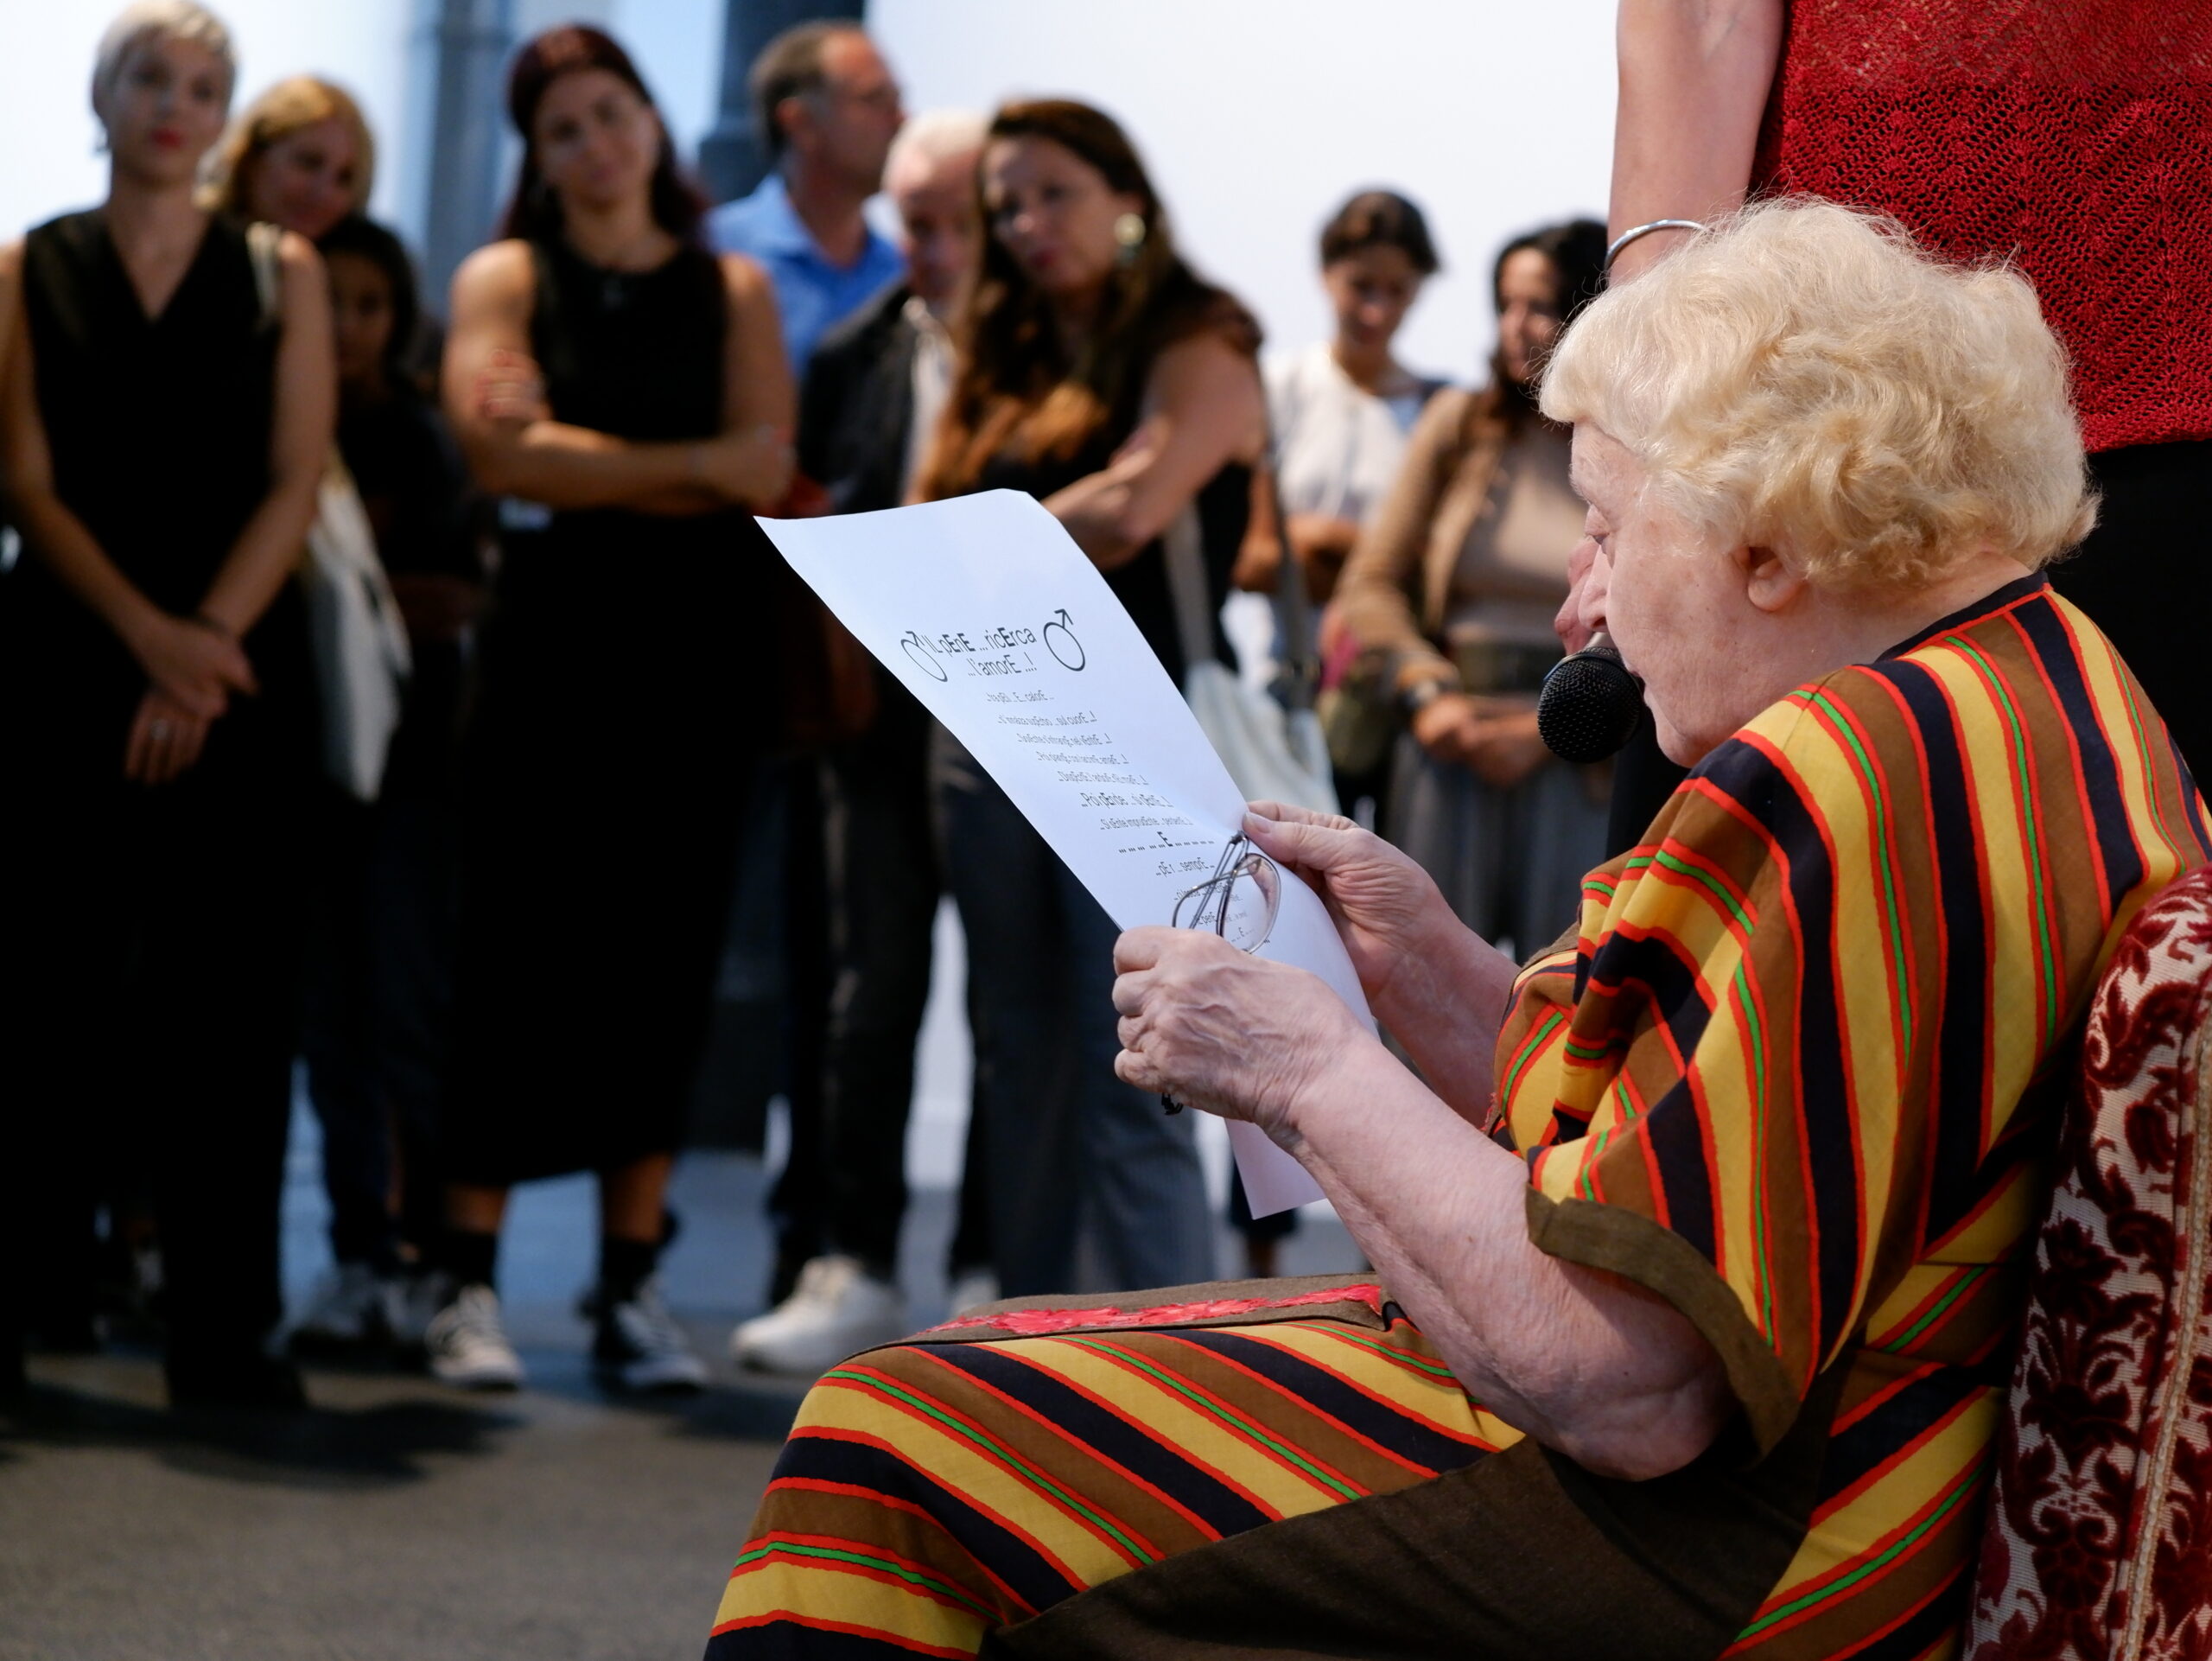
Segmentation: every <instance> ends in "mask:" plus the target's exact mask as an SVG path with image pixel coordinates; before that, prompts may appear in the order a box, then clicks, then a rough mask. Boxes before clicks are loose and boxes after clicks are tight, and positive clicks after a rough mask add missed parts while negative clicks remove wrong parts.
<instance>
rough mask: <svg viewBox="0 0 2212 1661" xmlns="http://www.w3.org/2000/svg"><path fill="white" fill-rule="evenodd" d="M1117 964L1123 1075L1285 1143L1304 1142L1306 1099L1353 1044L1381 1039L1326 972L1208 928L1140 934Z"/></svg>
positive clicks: (1129, 939) (1126, 941)
mask: <svg viewBox="0 0 2212 1661" xmlns="http://www.w3.org/2000/svg"><path fill="white" fill-rule="evenodd" d="M1114 967H1115V968H1116V970H1117V971H1120V972H1119V978H1117V979H1116V981H1115V983H1114V1008H1115V1009H1116V1012H1117V1013H1118V1014H1119V1015H1121V1018H1122V1019H1121V1026H1120V1029H1119V1030H1120V1034H1121V1040H1122V1053H1121V1054H1120V1055H1118V1056H1116V1058H1115V1060H1114V1071H1115V1072H1116V1074H1118V1075H1119V1076H1120V1077H1121V1079H1122V1081H1123V1082H1124V1083H1127V1084H1131V1085H1136V1086H1137V1087H1138V1088H1139V1089H1141V1090H1148V1091H1155V1092H1157V1093H1159V1094H1160V1095H1163V1096H1167V1097H1172V1098H1173V1099H1174V1100H1176V1101H1178V1102H1181V1103H1184V1104H1186V1105H1188V1106H1191V1107H1196V1108H1203V1109H1204V1110H1205V1111H1207V1112H1209V1113H1217V1114H1219V1115H1221V1116H1222V1117H1224V1118H1230V1119H1249V1120H1250V1121H1251V1122H1252V1123H1255V1124H1256V1125H1258V1126H1259V1127H1260V1128H1261V1129H1262V1130H1265V1131H1266V1132H1267V1133H1268V1135H1269V1136H1273V1137H1274V1138H1275V1139H1276V1140H1277V1141H1279V1142H1291V1141H1294V1139H1295V1136H1296V1134H1297V1133H1296V1125H1297V1114H1298V1108H1299V1105H1300V1103H1301V1101H1303V1100H1305V1099H1307V1098H1308V1097H1309V1093H1310V1092H1311V1091H1313V1088H1314V1087H1315V1086H1316V1085H1318V1084H1319V1083H1320V1081H1321V1080H1322V1079H1323V1078H1324V1077H1325V1075H1326V1074H1327V1073H1328V1072H1329V1070H1330V1069H1331V1068H1332V1066H1335V1065H1336V1064H1337V1063H1338V1061H1340V1060H1342V1059H1343V1058H1344V1054H1345V1053H1346V1051H1347V1050H1348V1049H1349V1048H1351V1047H1356V1046H1357V1045H1360V1044H1363V1043H1370V1044H1371V1043H1373V1042H1374V1038H1373V1036H1372V1035H1371V1034H1370V1033H1369V1032H1368V1030H1367V1028H1366V1027H1365V1026H1364V1025H1363V1024H1362V1022H1361V1021H1360V1020H1359V1018H1358V1017H1357V1015H1353V1014H1352V1012H1351V1009H1349V1008H1348V1007H1347V1006H1346V1005H1345V1003H1344V1000H1343V999H1342V998H1340V997H1338V996H1337V995H1336V994H1335V993H1334V992H1332V991H1331V990H1329V989H1328V987H1327V986H1326V985H1325V984H1324V983H1322V981H1321V980H1320V979H1319V977H1317V976H1314V975H1312V974H1309V973H1307V972H1306V971H1305V970H1302V969H1294V968H1292V967H1291V966H1290V965H1288V964H1279V963H1270V962H1268V960H1267V959H1265V958H1255V957H1253V956H1251V955H1249V953H1247V952H1243V951H1238V950H1237V949H1236V947H1235V946H1233V945H1230V944H1229V943H1228V942H1227V941H1226V940H1224V939H1222V938H1221V937H1220V936H1219V935H1217V934H1211V933H1209V932H1205V930H1202V929H1186V928H1137V929H1131V930H1130V931H1129V932H1128V933H1126V934H1124V935H1122V938H1121V939H1119V940H1117V941H1116V942H1115V945H1114Z"/></svg>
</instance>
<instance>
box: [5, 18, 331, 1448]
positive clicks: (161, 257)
mask: <svg viewBox="0 0 2212 1661" xmlns="http://www.w3.org/2000/svg"><path fill="white" fill-rule="evenodd" d="M234 73H235V63H234V60H233V58H232V52H231V47H230V41H229V36H228V35H227V33H226V30H225V29H224V28H223V26H222V24H221V23H220V22H218V21H217V20H216V19H215V18H214V17H213V16H211V15H210V14H209V13H207V11H206V10H203V9H201V8H200V7H199V6H197V5H194V4H190V3H188V0H141V3H139V4H137V5H134V6H132V7H130V9H129V10H126V11H125V12H124V14H123V15H122V16H120V17H118V19H117V20H116V22H115V23H114V24H113V25H112V26H111V28H110V29H109V30H108V32H107V35H106V37H105V39H104V40H103V41H102V42H101V47H100V54H99V64H98V67H96V69H95V71H94V73H93V78H92V107H93V110H94V111H95V112H96V114H97V115H98V116H99V120H100V124H101V126H102V128H103V129H104V130H105V133H106V137H107V152H108V169H109V185H108V194H107V199H106V200H105V202H103V203H102V204H101V205H100V206H99V207H96V208H93V209H92V210H90V211H89V212H86V213H71V214H67V215H65V216H64V217H62V218H60V219H57V220H51V221H49V222H48V223H47V224H45V225H42V226H39V227H38V228H37V229H36V230H34V231H33V232H30V234H29V236H28V237H26V238H25V239H23V240H22V242H20V243H17V244H16V245H13V246H11V247H9V248H8V249H6V250H5V251H0V267H4V268H5V269H6V270H8V271H10V273H12V274H14V275H15V276H16V278H17V280H18V282H19V285H20V286H19V293H20V296H21V302H20V306H19V307H12V308H11V311H12V312H15V313H16V315H11V316H10V317H9V318H7V319H6V320H5V321H4V322H0V334H10V335H13V336H14V337H15V338H16V340H17V341H18V342H19V347H18V349H17V350H16V351H15V352H14V353H12V354H11V361H10V365H9V370H8V374H7V380H6V398H5V405H4V408H5V416H4V453H5V456H6V487H7V493H8V496H9V499H10V512H11V515H12V517H13V519H14V520H15V523H16V525H17V526H18V528H19V529H20V530H21V531H22V538H23V544H24V552H23V556H22V558H21V559H20V560H19V561H18V562H17V563H16V566H15V567H14V569H13V570H10V571H9V572H8V573H7V574H6V575H5V576H4V578H0V779H4V780H5V781H6V788H7V791H8V795H9V799H10V803H11V804H12V805H14V810H15V811H10V812H9V813H7V814H5V815H4V816H0V873H4V876H3V877H0V910H4V914H5V916H6V918H7V923H6V926H5V934H4V937H5V950H4V951H0V1066H4V1068H5V1074H4V1076H0V1103H4V1104H5V1108H4V1111H5V1114H6V1116H7V1117H6V1124H7V1130H6V1145H5V1147H4V1148H0V1229H5V1230H6V1231H8V1235H9V1236H10V1238H7V1239H6V1242H5V1249H4V1251H0V1259H3V1260H0V1282H4V1281H6V1280H9V1279H16V1278H19V1277H21V1276H24V1275H25V1274H27V1273H28V1272H29V1270H30V1264H29V1263H28V1262H27V1261H26V1254H27V1253H28V1252H29V1251H37V1252H38V1253H39V1255H40V1257H41V1262H40V1263H39V1264H38V1268H37V1282H38V1284H39V1288H40V1289H41V1290H44V1291H47V1292H49V1293H52V1292H54V1291H57V1290H58V1291H60V1292H61V1293H62V1294H64V1295H65V1297H67V1296H80V1295H81V1293H82V1290H83V1282H84V1279H85V1268H86V1265H85V1263H84V1260H83V1246H84V1243H86V1241H88V1240H89V1238H90V1230H91V1222H92V1193H91V1183H92V1165H93V1149H94V1148H95V1147H96V1146H97V1145H98V1143H99V1139H100V1138H102V1137H106V1138H110V1139H111V1140H112V1141H113V1142H115V1144H116V1145H118V1146H122V1147H129V1148H130V1149H134V1150H135V1151H137V1152H138V1153H140V1154H142V1155H143V1158H144V1161H145V1163H146V1166H147V1168H148V1169H149V1172H150V1174H151V1180H152V1183H153V1187H154V1195H153V1198H154V1208H155V1212H156V1219H157V1221H158V1225H159V1228H160V1233H161V1246H162V1258H163V1268H164V1275H165V1282H166V1285H165V1290H166V1308H167V1315H168V1358H167V1365H168V1384H169V1393H170V1398H171V1400H172V1401H173V1402H176V1403H184V1402H194V1401H196V1402H214V1403H230V1404H248V1405H263V1406H281V1405H286V1404H295V1405H296V1404H297V1403H299V1401H300V1399H301V1395H300V1385H299V1381H298V1378H297V1377H296V1375H295V1374H294V1373H293V1372H292V1371H291V1370H290V1369H289V1367H288V1366H286V1365H283V1364H282V1363H280V1362H277V1361H275V1360H272V1359H270V1356H269V1355H268V1353H267V1352H266V1349H265V1347H264V1346H265V1343H266V1340H267V1339H268V1337H269V1335H270V1329H271V1328H272V1327H274V1325H275V1324H276V1321H277V1316H278V1314H279V1313H280V1305H279V1298H278V1277H277V1203H278V1197H279V1194H280V1193H281V1189H282V1182H283V1155H284V1128H285V1123H286V1121H287V1119H288V1117H289V1113H290V1109H291V1058H292V1053H293V1041H294V1025H295V1022H294V1015H295V1004H296V998H297V996H298V961H297V958H298V950H299V924H300V916H299V913H300V911H301V910H302V906H301V893H302V888H304V886H305V882H304V877H305V873H304V870H303V869H302V852H303V850H304V848H305V845H306V842H307V835H306V830H305V825H304V822H303V813H304V809H305V805H306V801H307V792H308V787H309V786H310V785H311V783H312V781H313V780H314V777H315V731H316V725H317V721H316V710H315V678H314V671H313V670H312V668H311V666H310V664H309V659H308V626H307V616H306V610H305V608H304V606H303V605H302V602H301V599H300V593H299V589H298V587H297V585H296V584H295V583H294V582H292V581H291V580H290V579H291V576H292V573H293V571H294V570H296V567H297V565H298V563H299V559H300V555H301V550H302V546H303V544H304V543H305V541H306V538H307V531H308V524H309V522H310V521H311V520H312V519H313V518H314V515H315V488H316V485H317V481H318V480H320V478H321V473H322V468H323V463H324V461H325V459H326V458H327V456H328V455H329V452H330V443H331V402H332V400H331V348H330V310H329V299H328V296H327V291H326V290H325V288H324V284H323V277H322V270H321V264H320V263H319V262H318V261H317V260H316V258H315V251H314V249H312V248H311V247H309V246H308V244H307V243H306V242H304V241H302V239H300V238H298V237H297V236H294V235H283V236H277V237H270V238H267V239H261V238H258V237H250V236H249V234H248V233H247V232H245V230H244V229H243V228H241V227H240V226H236V225H234V224H232V223H230V222H228V221H226V220H223V219H222V218H220V217H219V216H216V215H213V214H210V213H208V212H207V210H206V209H204V208H202V207H200V206H199V205H198V204H197V203H196V202H195V200H194V187H195V175H196V174H197V171H198V167H199V162H200V157H201V156H203V155H204V154H205V153H206V152H207V150H208V149H209V148H210V147H211V146H212V145H213V143H215V141H216V140H217V139H218V138H219V137H221V135H222V130H223V117H224V112H225V111H226V108H227V107H228V105H229V102H230V95H231V88H232V80H233V76H234ZM7 1290H8V1289H7V1287H6V1286H5V1285H4V1284H0V1302H4V1301H7V1300H6V1298H5V1293H6V1291H7ZM58 1313H60V1314H61V1315H62V1316H63V1317H65V1318H66V1317H67V1316H68V1315H69V1314H72V1313H73V1314H74V1315H75V1318H76V1321H77V1322H78V1323H79V1331H78V1332H77V1333H75V1334H73V1336H74V1337H75V1338H76V1339H77V1341H79V1342H83V1341H89V1340H90V1338H91V1332H90V1327H89V1317H88V1312H87V1311H86V1308H85V1307H84V1306H83V1304H82V1302H81V1301H80V1302H79V1304H78V1307H77V1308H75V1309H74V1311H71V1310H68V1309H66V1308H65V1309H63V1310H61V1311H60V1312H58ZM9 1324H10V1323H9V1322H7V1321H4V1320H0V1327H4V1326H6V1325H9ZM15 1337H16V1334H15V1333H10V1332H6V1331H0V1373H3V1372H4V1371H6V1369H7V1363H8V1359H9V1357H10V1352H12V1351H13V1349H14V1347H15V1346H14V1343H13V1341H12V1340H14V1338H15Z"/></svg>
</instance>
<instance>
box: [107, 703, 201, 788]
mask: <svg viewBox="0 0 2212 1661" xmlns="http://www.w3.org/2000/svg"><path fill="white" fill-rule="evenodd" d="M212 725H213V722H212V721H211V720H210V719H208V718H207V717H205V716H199V715H195V714H194V713H193V711H192V710H188V709H187V708H186V707H185V706H184V705H183V704H181V703H178V702H177V701H176V700H175V698H172V697H168V695H167V694H165V693H163V692H162V691H161V690H159V689H157V688H150V687H149V689H148V690H147V692H146V695H145V697H142V698H140V699H139V700H138V713H137V715H135V716H132V717H131V719H130V737H129V738H128V739H127V740H126V741H124V747H123V776H124V778H126V779H129V780H132V781H133V782H134V783H137V784H142V785H165V784H167V783H168V782H169V780H172V779H175V778H178V777H180V776H181V774H182V773H185V772H186V770H187V769H188V768H189V767H191V766H192V764H193V763H194V762H195V761H197V760H199V759H200V750H201V749H202V748H204V747H205V746H206V744H207V729H208V728H209V727H210V726H212Z"/></svg>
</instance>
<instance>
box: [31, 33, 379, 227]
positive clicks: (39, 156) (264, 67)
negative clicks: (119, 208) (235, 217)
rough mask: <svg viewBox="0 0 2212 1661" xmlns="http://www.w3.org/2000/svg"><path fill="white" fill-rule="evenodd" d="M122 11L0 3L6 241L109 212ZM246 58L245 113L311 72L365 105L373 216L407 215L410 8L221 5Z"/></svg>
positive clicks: (241, 73)
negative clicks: (108, 69)
mask: <svg viewBox="0 0 2212 1661" xmlns="http://www.w3.org/2000/svg"><path fill="white" fill-rule="evenodd" d="M122 9H123V7H122V3H121V0H0V41H4V42H5V46H4V48H0V157H4V158H5V160H4V163H0V236H4V237H13V236H16V234H18V233H19V232H22V231H23V230H25V229H27V228H28V227H29V226H33V225H35V224H37V223H39V222H40V221H41V220H46V219H49V218H51V217H52V216H53V215H54V214H56V213H63V212H66V211H67V210H68V209H70V208H73V207H86V206H89V205H90V204H91V203H92V202H95V201H97V200H99V198H100V196H101V194H103V193H104V192H105V189H106V188H107V167H106V164H105V161H104V160H103V159H102V158H101V156H99V154H98V153H97V151H96V150H94V148H93V147H94V145H95V144H96V143H97V142H98V140H99V123H98V122H96V121H94V120H93V119H92V105H91V102H90V87H91V86H92V51H93V48H95V47H96V46H97V45H98V44H99V38H100V35H101V34H102V32H103V31H104V30H105V29H106V28H107V25H108V22H109V20H110V19H111V18H112V17H113V16H115V14H116V13H117V12H118V11H120V10H122ZM214 10H215V11H216V13H217V15H218V16H220V17H221V18H222V19H223V21H224V22H226V23H227V24H229V25H230V29H231V35H232V41H234V42H235V43H236V45H237V47H238V99H237V100H236V103H237V104H238V105H243V104H244V103H245V100H246V99H250V98H251V97H253V96H254V95H255V94H256V93H257V92H260V91H261V90H262V89H263V88H264V87H265V86H269V85H270V83H271V82H272V81H277V80H283V78H284V77H285V76H287V75H294V74H298V73H302V72H311V73H317V74H322V75H327V76H328V77H329V78H330V79H331V80H335V81H338V82H340V84H341V85H343V86H346V88H347V89H348V90H349V91H350V92H353V94H354V96H355V97H357V98H359V99H360V101H361V105H362V107H363V109H364V110H365V111H367V114H368V118H369V121H370V124H371V125H372V127H374V129H375V130H376V133H377V137H378V143H379V144H380V145H381V147H382V150H383V152H384V153H383V155H382V156H380V158H379V162H378V179H377V188H376V195H375V199H374V200H373V201H372V203H371V204H370V207H371V211H372V212H374V213H378V214H379V215H382V216H385V217H387V218H389V217H391V216H393V215H394V214H396V213H397V204H398V202H399V200H400V198H401V192H400V183H401V180H402V177H403V175H404V172H405V170H406V169H407V167H408V165H409V163H410V160H411V159H412V158H410V157H409V156H406V155H405V154H404V138H403V131H402V130H403V127H404V121H403V119H402V118H403V115H404V109H405V92H406V86H405V82H406V74H407V41H408V35H409V23H410V15H411V9H410V5H409V0H342V3H341V0H216V3H215V6H214Z"/></svg>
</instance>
